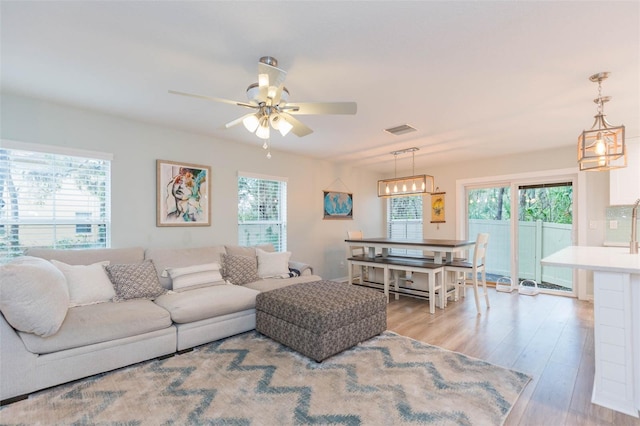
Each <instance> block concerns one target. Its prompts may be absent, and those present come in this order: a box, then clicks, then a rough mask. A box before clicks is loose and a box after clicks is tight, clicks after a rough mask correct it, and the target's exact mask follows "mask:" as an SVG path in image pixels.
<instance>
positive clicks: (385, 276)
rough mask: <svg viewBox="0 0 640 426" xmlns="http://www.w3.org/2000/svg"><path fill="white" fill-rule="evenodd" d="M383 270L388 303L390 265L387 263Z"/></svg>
mask: <svg viewBox="0 0 640 426" xmlns="http://www.w3.org/2000/svg"><path fill="white" fill-rule="evenodd" d="M382 271H383V274H382V276H383V283H384V295H385V297H386V298H387V303H389V267H388V266H387V265H385V266H384V268H383V269H382Z"/></svg>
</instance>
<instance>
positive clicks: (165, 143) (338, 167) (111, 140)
mask: <svg viewBox="0 0 640 426" xmlns="http://www.w3.org/2000/svg"><path fill="white" fill-rule="evenodd" d="M1 102H2V103H1V111H0V113H1V116H0V118H1V120H0V122H1V138H2V139H5V140H13V141H18V142H27V143H38V144H50V145H58V146H64V147H70V148H79V149H85V150H93V151H100V152H109V153H112V154H113V156H114V159H113V162H112V176H111V179H112V204H111V205H112V232H111V236H112V247H129V246H143V247H198V246H205V245H215V244H237V242H238V236H237V173H238V171H247V172H254V173H260V174H266V175H272V176H286V177H288V181H289V183H288V247H287V248H288V250H290V251H292V252H293V259H294V260H299V261H303V262H307V263H310V264H312V265H314V267H315V272H316V273H317V274H319V275H321V276H322V277H323V278H327V279H331V278H338V277H344V276H346V274H347V270H346V265H345V264H344V263H345V254H346V245H345V243H344V239H345V238H346V232H347V230H353V229H362V230H363V231H364V232H365V233H366V234H367V235H378V234H380V235H382V234H383V232H384V220H383V204H382V203H381V201H380V200H379V199H378V197H377V194H376V182H377V180H378V179H380V177H379V176H378V175H376V174H374V173H371V172H368V171H364V170H361V169H356V168H353V167H349V166H348V165H344V164H336V163H331V162H327V161H320V160H316V159H312V158H308V157H302V156H296V155H292V154H288V153H284V152H278V151H276V150H272V155H273V156H272V158H271V159H270V160H268V159H267V158H265V152H264V150H262V148H261V144H260V143H259V141H257V140H256V144H255V145H243V144H238V143H233V142H228V141H221V140H214V139H212V138H211V137H207V136H201V135H196V134H191V133H186V132H183V131H178V130H173V129H168V128H164V127H160V126H156V125H150V124H145V123H140V122H135V121H131V120H128V119H125V118H121V117H115V116H109V115H105V114H100V113H96V112H92V111H87V110H80V109H75V108H70V107H67V106H61V105H56V104H53V103H49V102H44V101H40V100H35V99H30V98H25V97H22V96H18V95H13V94H6V93H3V96H2V101H1ZM156 159H162V160H171V161H179V162H187V163H196V164H202V165H209V166H211V172H212V173H211V174H212V197H211V199H212V209H211V210H212V218H211V223H212V224H211V226H210V227H194V228H187V227H162V228H159V227H156V225H155V224H156V217H155V215H156V176H155V173H156ZM337 179H339V180H338V181H337V182H338V183H339V185H338V186H336V180H337ZM325 189H330V190H339V191H347V190H349V191H350V192H352V193H353V194H354V220H323V219H322V217H323V204H322V191H323V190H325Z"/></svg>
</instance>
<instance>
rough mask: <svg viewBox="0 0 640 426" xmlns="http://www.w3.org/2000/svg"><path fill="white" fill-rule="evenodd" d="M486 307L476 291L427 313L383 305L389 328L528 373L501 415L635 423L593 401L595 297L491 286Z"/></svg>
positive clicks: (536, 421)
mask: <svg viewBox="0 0 640 426" xmlns="http://www.w3.org/2000/svg"><path fill="white" fill-rule="evenodd" d="M489 297H490V302H491V308H490V309H489V310H485V308H484V303H483V304H482V305H481V306H482V307H483V311H482V314H481V315H477V314H476V308H475V304H474V302H473V300H474V299H473V294H472V293H471V291H467V297H466V298H460V301H458V302H449V304H448V305H447V308H446V309H445V310H444V311H443V310H440V309H437V308H436V313H435V314H434V315H430V314H429V310H428V302H427V301H424V300H419V299H415V298H410V297H400V300H394V296H393V295H392V296H391V302H390V303H389V306H388V308H387V328H388V329H389V330H391V331H395V332H396V333H398V334H402V335H404V336H409V337H411V338H414V339H416V340H420V341H423V342H426V343H429V344H432V345H436V346H440V347H442V348H446V349H449V350H452V351H456V352H460V353H463V354H466V355H469V356H472V357H475V358H480V359H483V360H486V361H489V362H491V363H493V364H497V365H501V366H504V367H509V368H512V369H515V370H519V371H522V372H524V373H527V374H529V375H531V376H532V377H533V380H532V381H531V382H529V384H528V385H527V387H526V388H525V390H524V391H523V393H522V394H521V395H520V398H519V399H518V401H517V403H516V404H515V406H514V407H513V410H512V411H511V413H510V414H509V417H508V419H507V421H506V423H505V424H506V425H507V426H515V425H553V426H560V425H580V426H583V425H598V426H600V425H602V426H605V425H615V426H623V425H635V426H638V425H640V420H639V419H636V418H633V417H631V416H627V415H624V414H620V413H617V412H615V411H613V410H609V409H606V408H603V407H600V406H598V405H595V404H592V403H591V390H592V386H593V374H594V347H593V304H592V303H590V302H583V301H579V300H576V299H573V298H568V297H562V296H551V295H544V294H539V295H537V296H524V295H518V293H517V292H515V293H500V292H496V291H495V290H494V289H490V290H489Z"/></svg>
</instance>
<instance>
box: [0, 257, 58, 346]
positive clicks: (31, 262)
mask: <svg viewBox="0 0 640 426" xmlns="http://www.w3.org/2000/svg"><path fill="white" fill-rule="evenodd" d="M68 307H69V290H68V288H67V282H66V280H65V278H64V275H63V274H62V272H60V271H59V270H58V269H57V268H56V267H55V266H53V265H52V264H51V263H50V262H48V261H46V260H44V259H40V258H36V257H30V256H24V257H19V258H16V259H14V260H12V261H10V262H9V263H7V264H4V265H0V311H2V314H3V315H4V317H5V318H6V320H7V322H8V323H9V324H11V326H12V327H14V328H15V329H17V330H20V331H23V332H26V333H35V334H36V335H39V336H51V335H52V334H55V333H56V332H57V331H58V329H59V328H60V326H61V325H62V322H63V321H64V319H65V316H66V315H67V308H68Z"/></svg>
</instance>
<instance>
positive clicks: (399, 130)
mask: <svg viewBox="0 0 640 426" xmlns="http://www.w3.org/2000/svg"><path fill="white" fill-rule="evenodd" d="M384 131H385V132H387V133H391V134H392V135H396V136H398V135H404V134H405V133H411V132H415V131H416V129H415V128H413V127H411V126H409V125H408V124H401V125H400V126H396V127H389V128H388V129H384Z"/></svg>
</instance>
